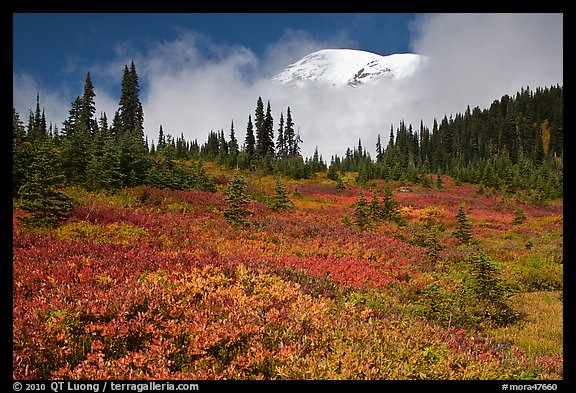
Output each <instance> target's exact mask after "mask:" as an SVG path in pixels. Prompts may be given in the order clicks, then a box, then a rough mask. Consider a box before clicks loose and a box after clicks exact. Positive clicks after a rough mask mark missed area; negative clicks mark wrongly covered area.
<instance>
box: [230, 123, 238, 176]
mask: <svg viewBox="0 0 576 393" xmlns="http://www.w3.org/2000/svg"><path fill="white" fill-rule="evenodd" d="M239 153H240V149H239V147H238V140H237V139H236V134H235V133H234V120H232V123H231V124H230V142H228V168H235V167H236V165H238V154H239Z"/></svg>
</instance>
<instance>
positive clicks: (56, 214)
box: [19, 140, 73, 226]
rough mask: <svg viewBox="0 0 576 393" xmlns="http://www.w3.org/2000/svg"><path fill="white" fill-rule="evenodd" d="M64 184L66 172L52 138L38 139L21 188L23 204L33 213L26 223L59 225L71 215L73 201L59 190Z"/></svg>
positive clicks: (26, 219)
mask: <svg viewBox="0 0 576 393" xmlns="http://www.w3.org/2000/svg"><path fill="white" fill-rule="evenodd" d="M63 184H64V175H63V174H62V172H61V168H60V166H59V163H58V158H57V156H56V152H55V151H54V149H53V146H52V143H51V141H49V140H47V141H42V142H38V143H37V144H36V146H35V154H34V157H33V160H32V162H31V163H30V170H29V173H28V176H27V177H26V180H25V182H24V184H23V185H22V186H21V187H20V190H19V195H20V198H21V199H20V208H21V209H22V210H24V211H26V212H28V213H29V215H28V216H26V217H23V218H22V221H23V222H24V224H25V225H31V226H56V225H58V224H59V223H60V221H62V220H64V219H65V218H67V217H68V216H69V215H70V213H71V211H72V209H73V201H72V199H71V198H70V197H69V196H68V195H66V194H64V193H63V192H61V191H60V190H59V188H60V187H61V186H62V185H63Z"/></svg>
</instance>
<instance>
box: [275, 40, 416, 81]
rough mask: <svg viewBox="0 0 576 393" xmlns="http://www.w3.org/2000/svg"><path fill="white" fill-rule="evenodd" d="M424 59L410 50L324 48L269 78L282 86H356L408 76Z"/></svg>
mask: <svg viewBox="0 0 576 393" xmlns="http://www.w3.org/2000/svg"><path fill="white" fill-rule="evenodd" d="M425 61H426V57H425V56H422V55H416V54H412V53H400V54H393V55H388V56H381V55H378V54H376V53H372V52H367V51H362V50H356V49H323V50H319V51H317V52H314V53H311V54H309V55H307V56H304V57H303V58H302V59H300V60H298V61H297V62H295V63H293V64H291V65H289V66H288V67H286V68H285V69H284V70H283V71H281V72H280V73H278V74H277V75H275V76H274V77H273V78H272V80H273V81H274V82H276V83H279V84H281V85H285V86H296V87H302V86H309V85H314V84H316V83H318V84H322V85H331V86H334V87H344V86H349V87H357V86H360V85H364V84H374V83H378V82H380V81H382V80H397V79H403V78H406V77H409V76H411V75H413V74H414V73H415V72H417V70H418V69H419V68H420V67H421V66H422V65H423V64H424V63H425Z"/></svg>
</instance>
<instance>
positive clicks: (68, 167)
mask: <svg viewBox="0 0 576 393" xmlns="http://www.w3.org/2000/svg"><path fill="white" fill-rule="evenodd" d="M82 105H83V103H82V98H81V97H76V100H74V102H72V106H71V108H70V112H69V116H68V119H67V120H65V121H64V123H63V124H64V128H63V130H62V132H63V135H62V141H61V149H62V150H61V154H60V158H61V160H62V166H63V169H64V174H65V176H66V179H67V180H68V181H69V182H71V183H83V182H84V181H85V177H86V168H87V166H88V163H89V162H90V160H91V153H92V138H91V136H90V133H89V130H88V128H87V125H86V123H85V122H83V121H82Z"/></svg>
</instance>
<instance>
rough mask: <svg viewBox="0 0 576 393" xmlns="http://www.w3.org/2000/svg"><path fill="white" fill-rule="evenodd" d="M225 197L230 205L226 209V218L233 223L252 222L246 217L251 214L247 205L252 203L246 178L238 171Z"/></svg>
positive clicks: (243, 224) (244, 224)
mask: <svg viewBox="0 0 576 393" xmlns="http://www.w3.org/2000/svg"><path fill="white" fill-rule="evenodd" d="M225 199H226V201H227V202H228V207H227V208H226V210H225V211H224V217H225V218H226V220H227V221H228V222H229V223H230V224H232V225H240V226H246V225H249V224H250V222H249V221H248V220H247V219H246V218H245V217H246V216H248V215H249V214H251V212H250V211H249V210H248V209H247V207H246V205H247V204H248V203H250V198H249V197H248V191H247V188H246V183H244V178H243V177H242V176H241V175H240V174H239V173H238V172H235V173H234V177H233V178H232V180H231V181H230V184H229V185H228V189H227V191H226V198H225Z"/></svg>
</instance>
